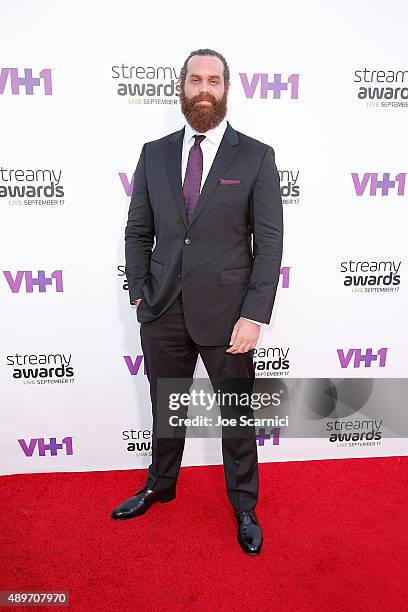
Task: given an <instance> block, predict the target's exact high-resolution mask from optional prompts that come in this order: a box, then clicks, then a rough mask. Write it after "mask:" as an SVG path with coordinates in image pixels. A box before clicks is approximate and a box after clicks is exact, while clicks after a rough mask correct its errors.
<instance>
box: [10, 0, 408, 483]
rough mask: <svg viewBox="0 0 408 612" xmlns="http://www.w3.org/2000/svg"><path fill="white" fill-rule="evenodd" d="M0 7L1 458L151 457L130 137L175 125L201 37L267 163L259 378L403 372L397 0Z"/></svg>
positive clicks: (341, 450) (364, 448)
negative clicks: (134, 254)
mask: <svg viewBox="0 0 408 612" xmlns="http://www.w3.org/2000/svg"><path fill="white" fill-rule="evenodd" d="M265 11H266V12H265ZM0 18H1V23H2V35H1V38H0V50H1V73H0V122H1V124H0V125H1V160H0V161H1V165H0V168H1V177H0V214H1V244H0V248H1V266H2V268H1V270H2V271H1V278H0V295H1V304H2V317H1V324H2V329H1V349H0V350H1V355H0V377H1V386H2V402H1V408H2V427H1V431H0V447H1V466H0V471H1V473H3V474H8V473H20V472H40V471H70V470H100V469H122V468H135V467H136V468H137V467H140V468H142V467H145V466H147V465H148V464H149V456H148V453H149V448H150V428H151V418H150V402H149V397H148V382H147V378H146V376H145V374H144V370H143V358H142V354H141V348H140V340H139V324H138V323H137V320H136V313H135V311H134V310H133V309H132V308H130V306H129V300H128V294H127V291H126V289H125V288H124V283H125V278H124V276H123V266H124V227H125V223H126V217H127V210H128V205H129V199H130V198H129V181H131V179H132V174H133V171H134V169H135V166H136V163H137V160H138V158H139V153H140V149H141V147H142V145H143V143H144V142H146V141H149V140H154V139H156V138H159V137H161V136H163V135H164V134H167V133H170V132H172V131H174V130H176V129H179V128H181V127H182V125H183V123H184V122H183V116H182V114H181V111H180V107H179V103H178V96H177V91H176V89H175V85H176V80H177V77H178V74H179V70H180V68H181V66H182V63H183V61H184V59H185V57H186V56H187V55H188V54H189V52H190V51H192V50H193V49H198V48H200V47H209V48H214V49H216V50H218V51H220V52H221V53H222V54H223V55H224V56H225V57H226V59H227V61H228V63H229V65H230V70H231V79H232V85H231V90H230V96H229V110H228V115H227V118H228V119H229V121H230V123H231V124H232V126H233V127H234V128H235V129H237V130H239V131H241V132H244V133H247V134H248V135H250V136H252V137H254V138H257V139H259V140H261V141H263V142H266V143H268V144H270V145H272V146H273V147H274V149H275V152H276V160H277V166H278V169H279V171H280V173H281V179H282V194H283V197H284V215H285V245H284V259H283V268H284V270H283V271H282V282H281V286H280V289H279V292H278V295H277V299H276V305H275V309H274V314H273V317H272V321H271V324H270V325H269V326H263V330H262V336H261V339H260V341H259V349H265V351H269V356H271V355H274V358H273V359H269V361H275V362H276V363H274V364H273V366H272V368H275V369H271V370H269V374H268V371H265V370H262V369H261V368H262V367H263V354H262V350H260V352H259V353H258V355H257V367H258V375H259V376H266V375H271V376H272V375H273V376H276V375H281V376H291V377H292V376H293V377H337V378H345V377H365V376H367V377H395V378H402V377H406V376H407V362H406V358H405V357H406V344H407V337H408V336H407V323H406V312H407V278H406V275H407V273H408V271H407V240H406V227H407V222H408V214H407V198H408V181H407V184H406V185H405V182H404V181H405V178H406V176H407V175H406V173H407V170H408V168H407V156H406V143H407V125H408V123H407V118H406V116H407V107H408V65H407V47H406V42H405V41H406V31H405V28H406V23H407V20H408V5H407V4H406V3H405V2H403V1H402V0H401V1H398V0H393V1H392V2H389V3H386V4H384V3H383V2H380V1H379V0H375V1H368V0H367V1H362V0H359V1H357V2H353V3H344V2H340V0H337V1H336V2H331V3H327V2H324V1H323V0H321V1H317V0H312V1H311V2H310V1H309V2H308V3H302V2H295V1H291V0H287V1H285V2H282V3H275V4H274V5H273V9H271V8H268V5H267V4H266V5H265V4H264V3H261V2H259V0H258V1H256V2H251V3H249V4H248V3H243V4H239V3H237V2H234V3H232V2H230V3H228V2H227V3H219V2H217V3H215V2H212V1H208V2H207V3H206V4H205V6H204V7H202V6H200V10H199V11H198V12H197V14H195V12H194V8H193V5H192V4H191V3H189V2H185V1H184V0H182V1H180V2H178V3H177V6H176V5H174V3H170V4H169V3H164V2H156V3H147V4H146V3H145V4H143V3H136V2H131V1H130V0H117V1H116V2H114V3H103V2H102V3H101V2H97V1H96V0H92V1H90V2H83V3H77V2H65V3H64V2H59V3H52V2H45V1H44V0H37V1H36V2H29V1H23V2H21V1H20V2H18V1H15V0H14V1H12V0H2V1H1V3H0ZM130 67H133V69H132V70H130ZM404 70H406V71H407V72H406V73H405V74H404V72H398V71H404ZM280 81H281V82H283V83H292V86H289V87H287V88H286V89H285V88H284V89H281V90H280V91H278V89H279V88H277V84H278V83H279V82H280ZM267 83H269V84H272V85H270V87H272V88H270V89H267V87H265V84H266V85H267ZM296 83H298V87H297V88H296V87H295V84H296ZM160 84H161V87H158V85H160ZM262 84H264V88H263V89H262ZM363 88H366V90H369V94H368V95H369V96H370V95H371V96H373V97H372V98H371V99H367V98H365V99H364V98H363V97H359V95H360V96H361V95H362V94H361V91H362V90H363ZM384 88H385V89H384ZM296 89H297V90H298V92H296ZM262 92H263V93H262ZM123 93H125V95H121V94H123ZM44 188H45V190H44ZM391 272H392V275H391ZM347 276H350V277H353V276H361V277H362V281H357V282H363V283H364V282H369V284H368V285H365V286H363V287H362V291H356V290H355V289H356V287H355V286H354V290H353V286H347V285H345V284H344V283H345V277H347ZM369 277H370V279H371V280H369ZM47 279H48V280H47ZM346 282H347V281H346ZM371 283H375V284H371ZM358 287H359V288H360V289H361V285H359V286H358ZM367 289H370V290H369V291H368V290H367ZM352 349H354V351H353V350H352ZM367 349H371V350H372V354H373V355H374V356H375V355H377V358H376V359H374V358H372V359H370V358H369V357H368V358H367V357H366V361H365V362H363V361H361V360H359V358H358V355H359V353H358V351H359V350H360V351H361V353H362V355H363V356H364V355H368V356H370V354H371V353H370V351H369V352H368V353H367ZM381 349H387V350H386V351H384V350H383V351H382V352H380V353H378V351H379V350H381ZM349 351H351V352H349ZM280 355H281V356H282V358H283V359H285V360H286V361H287V363H286V365H287V366H288V367H287V369H284V370H282V369H281V367H283V364H282V363H279V359H278V357H279V356H280ZM356 355H357V357H356ZM364 363H368V364H369V366H370V367H364ZM63 364H64V365H63ZM347 364H348V365H347ZM346 365H347V367H346ZM342 366H343V367H342ZM355 366H360V367H355ZM197 375H199V376H202V375H205V371H204V369H203V366H202V364H201V363H199V365H198V368H197ZM386 409H387V407H386V406H384V410H386ZM330 418H331V417H330V416H329V417H328V420H330ZM333 418H334V417H333ZM352 420H353V422H355V423H358V421H359V415H358V414H354V415H353V416H352ZM326 425H327V423H326ZM322 426H323V425H322ZM131 430H133V434H132V433H130V432H131ZM131 436H133V438H134V439H133V446H132V445H130V444H129V442H130V440H129V438H130V437H131ZM394 454H395V455H397V454H408V448H407V441H406V439H404V438H403V439H402V438H399V439H398V438H395V437H394V438H384V439H382V440H381V443H379V444H376V445H358V446H351V445H347V444H344V445H338V446H337V445H334V444H333V443H331V442H330V441H329V440H328V436H326V437H324V436H323V437H321V438H319V439H301V438H297V439H285V440H284V439H281V440H280V441H279V444H272V442H271V441H266V442H265V443H264V444H263V445H262V444H261V445H260V446H259V458H260V461H282V460H295V459H317V458H326V457H329V458H330V457H333V458H336V457H352V456H373V455H394ZM220 462H221V453H220V441H219V440H216V439H213V440H199V441H197V440H194V441H193V440H188V441H187V445H186V451H185V455H184V464H185V465H199V464H207V463H220Z"/></svg>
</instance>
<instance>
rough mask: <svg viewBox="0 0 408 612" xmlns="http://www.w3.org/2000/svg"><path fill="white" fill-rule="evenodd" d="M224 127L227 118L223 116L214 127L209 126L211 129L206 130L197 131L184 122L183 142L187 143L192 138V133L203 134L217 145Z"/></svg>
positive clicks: (222, 134)
mask: <svg viewBox="0 0 408 612" xmlns="http://www.w3.org/2000/svg"><path fill="white" fill-rule="evenodd" d="M226 127H227V120H226V118H225V117H224V119H223V120H222V121H221V123H219V124H218V125H217V126H216V127H215V128H211V130H207V131H206V132H197V130H194V129H193V128H192V127H191V125H190V124H189V123H186V125H185V130H184V142H185V143H188V142H189V141H190V140H191V139H192V138H193V136H194V134H205V137H206V138H208V140H209V141H210V142H212V143H213V144H215V145H219V144H220V142H221V140H222V137H223V136H224V132H225V130H226Z"/></svg>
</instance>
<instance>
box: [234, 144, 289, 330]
mask: <svg viewBox="0 0 408 612" xmlns="http://www.w3.org/2000/svg"><path fill="white" fill-rule="evenodd" d="M250 211H251V229H252V233H253V257H254V260H253V262H252V271H251V275H250V277H249V282H248V290H247V293H246V296H245V299H244V302H243V304H242V308H241V316H242V317H246V318H249V319H254V320H256V321H260V322H262V323H269V321H270V319H271V315H272V309H273V305H274V301H275V295H276V290H277V287H278V283H279V275H280V267H281V261H282V245H283V212H282V196H281V192H280V181H279V174H278V170H277V168H276V164H275V152H274V150H273V148H272V147H268V148H267V150H266V152H265V155H264V158H263V160H262V163H261V167H260V169H259V173H258V176H257V179H256V181H255V185H254V188H253V192H252V198H251V201H250Z"/></svg>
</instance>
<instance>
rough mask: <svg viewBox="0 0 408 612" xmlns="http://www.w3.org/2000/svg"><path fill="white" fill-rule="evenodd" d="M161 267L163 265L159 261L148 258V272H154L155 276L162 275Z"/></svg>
mask: <svg viewBox="0 0 408 612" xmlns="http://www.w3.org/2000/svg"><path fill="white" fill-rule="evenodd" d="M163 268H164V265H163V264H162V263H160V262H159V261H155V260H154V259H151V260H150V268H149V272H150V274H154V275H155V276H163Z"/></svg>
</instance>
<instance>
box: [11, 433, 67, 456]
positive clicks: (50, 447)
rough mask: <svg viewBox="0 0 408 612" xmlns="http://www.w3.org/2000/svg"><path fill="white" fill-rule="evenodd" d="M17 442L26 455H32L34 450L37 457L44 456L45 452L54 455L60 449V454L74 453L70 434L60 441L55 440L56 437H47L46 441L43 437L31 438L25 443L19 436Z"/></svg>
mask: <svg viewBox="0 0 408 612" xmlns="http://www.w3.org/2000/svg"><path fill="white" fill-rule="evenodd" d="M18 443H19V445H20V447H21V449H22V451H23V453H24V454H25V456H26V457H32V456H33V455H34V453H35V450H37V451H38V456H39V457H45V456H46V455H47V454H49V455H51V457H56V456H57V455H58V453H59V452H60V451H62V452H61V453H60V454H62V455H73V454H74V450H73V445H72V437H71V436H69V437H65V438H62V440H61V442H57V438H49V441H47V442H46V440H45V438H31V439H30V440H29V441H28V443H27V442H26V441H25V440H24V438H21V439H19V440H18Z"/></svg>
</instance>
